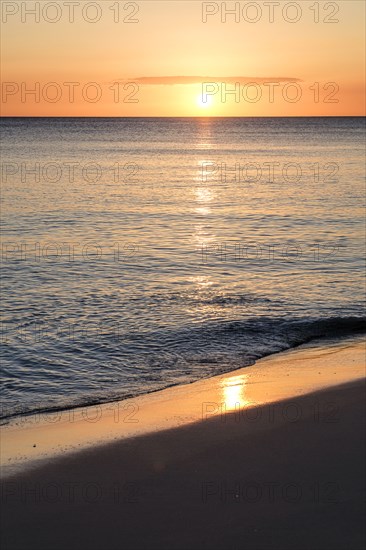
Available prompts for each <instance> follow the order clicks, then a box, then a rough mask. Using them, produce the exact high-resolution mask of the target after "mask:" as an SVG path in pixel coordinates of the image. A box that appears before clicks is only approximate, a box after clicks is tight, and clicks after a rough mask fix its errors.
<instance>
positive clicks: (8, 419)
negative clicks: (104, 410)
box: [0, 333, 366, 430]
mask: <svg viewBox="0 0 366 550" xmlns="http://www.w3.org/2000/svg"><path fill="white" fill-rule="evenodd" d="M365 338H366V333H365V334H363V333H356V334H347V335H342V336H337V337H333V338H330V337H323V338H320V339H319V338H312V339H310V340H309V341H306V342H302V343H300V344H296V345H293V346H292V347H290V348H288V349H284V350H280V351H275V352H271V353H269V354H268V355H264V356H263V357H260V358H259V359H253V363H250V364H248V365H245V366H240V367H237V368H235V369H233V370H229V371H226V372H222V373H219V374H213V375H212V376H204V377H203V378H198V379H195V380H191V381H188V382H184V383H182V382H178V383H176V384H174V383H173V384H170V385H167V386H164V387H161V388H157V389H152V390H149V391H146V392H143V393H137V394H135V395H126V396H123V397H116V398H111V399H110V400H109V399H107V400H103V401H97V400H96V401H95V402H93V401H90V402H89V403H76V404H72V403H71V404H69V405H67V404H66V405H64V406H63V405H61V406H59V407H57V406H55V407H52V408H51V407H50V408H47V407H45V408H41V409H35V410H33V411H26V412H19V413H18V412H17V413H13V414H9V415H7V416H3V417H1V418H0V430H1V428H2V427H3V426H7V425H9V424H13V423H17V422H18V421H19V419H22V418H27V417H33V416H39V415H45V416H47V415H52V414H59V413H63V412H67V411H77V410H78V409H85V408H88V407H89V408H91V407H98V406H105V405H113V404H114V403H122V402H123V401H126V400H128V399H129V400H132V399H139V398H141V397H145V396H148V395H151V394H155V393H160V392H162V391H164V390H169V389H171V388H175V387H177V386H190V385H191V384H195V383H197V382H202V381H204V380H210V379H211V378H216V377H218V376H226V375H228V374H230V373H232V374H234V373H235V372H237V371H238V370H242V369H247V368H249V367H252V366H253V365H255V364H257V363H258V361H262V360H263V359H268V358H271V357H275V356H277V355H279V354H280V355H282V354H284V353H290V352H292V351H295V350H297V349H307V348H308V347H321V348H332V347H334V346H338V345H343V344H344V343H345V342H358V341H363V340H365ZM365 342H366V340H365ZM365 345H366V344H365Z"/></svg>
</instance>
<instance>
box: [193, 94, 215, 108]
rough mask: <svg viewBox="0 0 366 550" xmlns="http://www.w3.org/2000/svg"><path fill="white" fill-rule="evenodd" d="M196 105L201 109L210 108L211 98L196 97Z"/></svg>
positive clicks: (201, 95) (200, 95)
mask: <svg viewBox="0 0 366 550" xmlns="http://www.w3.org/2000/svg"><path fill="white" fill-rule="evenodd" d="M196 103H197V105H198V107H200V108H201V109H207V108H208V107H211V106H212V97H211V96H210V95H209V96H208V95H206V94H205V95H203V94H199V95H198V96H197V97H196Z"/></svg>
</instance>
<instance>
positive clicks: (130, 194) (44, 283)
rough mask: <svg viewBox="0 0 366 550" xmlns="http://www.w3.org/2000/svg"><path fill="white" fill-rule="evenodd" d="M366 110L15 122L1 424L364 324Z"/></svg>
mask: <svg viewBox="0 0 366 550" xmlns="http://www.w3.org/2000/svg"><path fill="white" fill-rule="evenodd" d="M364 131H365V120H364V119H363V118H352V117H350V118H113V119H112V118H95V119H93V118H3V119H2V120H1V141H2V165H1V168H2V257H1V263H2V321H1V327H2V332H1V341H2V346H1V348H2V361H1V370H2V380H3V391H2V410H1V416H2V418H3V419H6V418H9V417H13V416H16V415H19V414H28V413H32V412H35V411H46V410H48V411H49V410H54V409H55V410H57V409H62V408H65V407H72V406H82V405H86V404H96V403H102V402H107V401H112V400H116V399H123V398H126V397H131V396H136V395H140V394H144V393H148V392H151V391H156V390H159V389H162V388H165V387H168V386H171V385H174V384H184V383H188V382H193V381H195V380H198V379H200V378H204V377H209V376H213V375H216V374H220V373H223V372H228V371H233V370H235V369H237V368H240V367H243V366H246V365H250V364H252V363H253V362H254V361H255V360H257V359H258V358H260V357H264V356H266V355H269V354H272V353H277V352H279V351H282V350H286V349H290V348H293V347H295V346H298V345H300V344H302V343H305V342H309V341H312V340H313V339H319V338H323V339H324V338H325V339H330V338H339V337H343V336H353V335H355V334H357V333H360V332H361V331H362V330H364V327H365V324H364V321H365V309H364V305H365V304H364V298H365V296H364V283H365V279H364V252H365V241H364V163H365V146H364Z"/></svg>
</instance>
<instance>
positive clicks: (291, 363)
mask: <svg viewBox="0 0 366 550" xmlns="http://www.w3.org/2000/svg"><path fill="white" fill-rule="evenodd" d="M363 351H364V339H363V338H362V337H361V336H357V337H354V338H345V339H342V340H334V341H332V342H331V341H329V340H328V341H327V342H325V343H324V341H312V342H309V343H307V344H301V345H300V346H298V347H296V348H291V349H290V350H286V351H283V352H279V353H275V354H271V355H269V356H266V357H264V358H261V359H259V360H258V361H256V362H255V363H254V364H253V365H250V366H247V367H241V368H239V369H237V370H235V371H229V372H227V373H224V374H220V375H216V376H212V377H210V378H204V379H201V380H197V381H195V382H191V383H188V384H178V385H174V386H169V387H167V388H164V389H162V390H156V391H154V392H150V393H147V394H142V395H139V396H137V397H133V398H127V399H123V400H120V401H112V402H106V403H101V404H97V405H88V406H84V407H83V406H80V407H76V408H67V409H61V410H57V411H51V412H48V413H44V412H42V413H36V414H30V415H24V416H20V417H19V416H18V417H14V418H10V419H9V421H8V422H7V423H6V424H3V425H2V426H1V428H0V429H1V437H2V442H3V445H2V450H1V455H0V456H1V470H2V476H3V477H7V476H9V475H10V476H11V475H13V474H14V473H15V474H16V472H21V471H22V470H24V469H28V468H34V467H37V466H42V464H43V463H45V462H47V461H48V460H50V459H54V458H58V457H62V456H65V455H68V454H70V453H71V454H72V453H75V452H81V451H82V450H84V449H87V448H91V447H95V446H102V445H105V444H108V443H110V442H113V441H116V440H119V439H129V438H133V437H137V436H141V435H144V434H148V433H152V432H159V431H162V430H166V429H172V428H177V427H179V426H184V425H189V424H192V423H196V422H200V421H203V420H205V419H207V418H210V417H214V416H220V417H221V418H224V417H225V415H227V414H228V413H230V412H233V411H234V412H236V413H237V414H239V415H240V411H242V410H252V409H256V408H258V407H261V406H263V405H270V404H274V403H276V402H280V401H283V400H284V399H290V398H296V397H298V396H301V395H306V394H311V393H313V392H316V391H319V390H324V389H327V388H331V387H334V386H342V385H344V384H348V383H350V382H354V381H355V380H360V379H361V378H363V377H364V376H365V370H364V367H363V361H362V353H363ZM352 354H353V355H355V357H356V359H353V355H352ZM335 355H336V363H334V359H335V357H334V356H335ZM354 363H356V364H354ZM284 381H285V382H286V384H283V382H284ZM253 414H254V413H253Z"/></svg>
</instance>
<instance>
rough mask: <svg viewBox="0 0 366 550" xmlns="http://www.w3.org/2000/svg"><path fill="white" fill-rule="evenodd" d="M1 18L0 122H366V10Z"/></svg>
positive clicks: (299, 6)
mask: <svg viewBox="0 0 366 550" xmlns="http://www.w3.org/2000/svg"><path fill="white" fill-rule="evenodd" d="M1 9H2V14H1V27H2V29H1V30H2V38H1V66H2V75H1V77H2V95H1V114H2V116H346V115H358V116H360V115H365V94H364V86H365V54H364V51H365V2H363V0H339V1H338V2H327V1H324V2H322V1H319V2H314V1H313V0H311V1H306V0H301V1H298V2H288V1H277V2H276V1H273V2H270V1H269V2H268V1H267V2H266V1H256V2H248V1H244V2H221V1H220V2H201V1H198V0H165V1H155V0H145V1H138V2H122V1H115V0H112V1H110V0H102V1H99V2H89V1H83V0H78V1H74V2H72V1H70V0H69V1H66V0H65V1H58V2H52V1H39V2H34V1H32V2H31V1H28V2H6V1H4V0H2V1H1ZM32 11H33V13H31V12H32ZM230 12H231V13H230ZM36 19H37V20H36ZM32 90H33V92H32Z"/></svg>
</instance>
